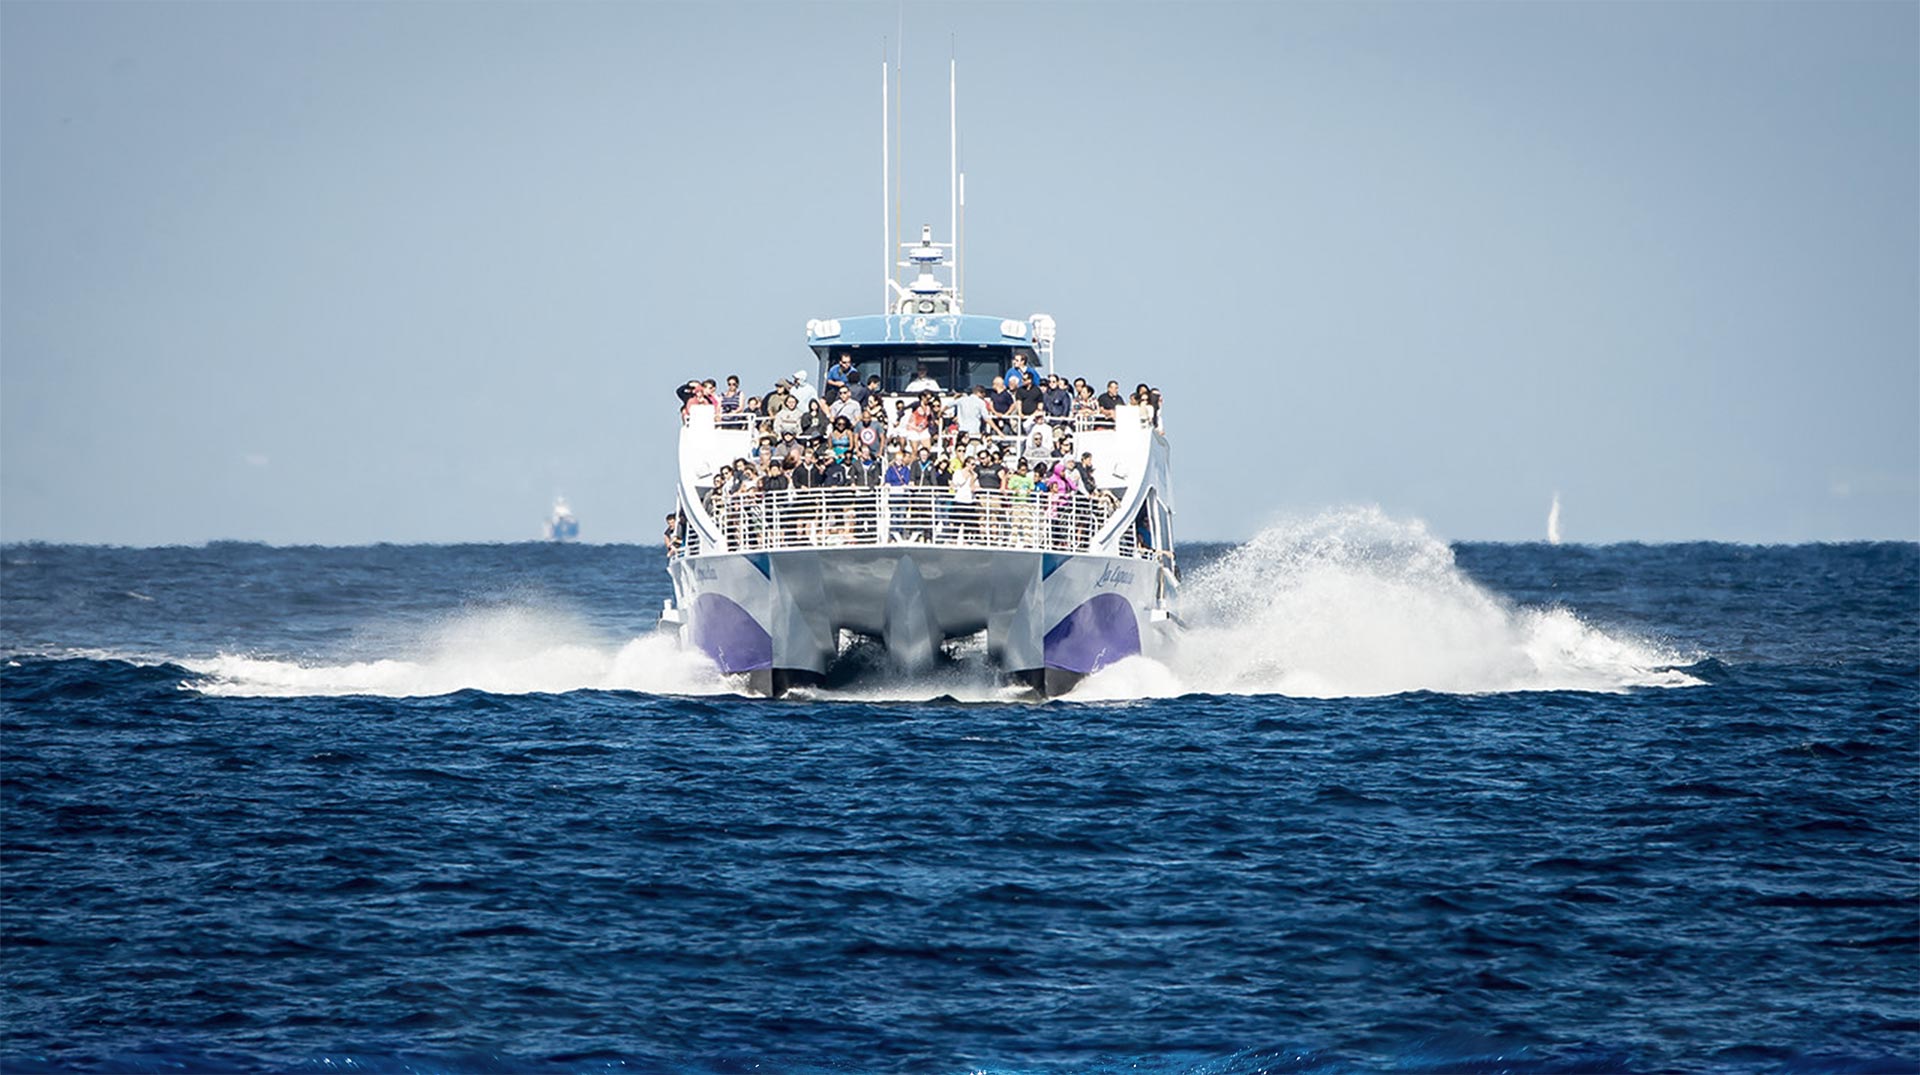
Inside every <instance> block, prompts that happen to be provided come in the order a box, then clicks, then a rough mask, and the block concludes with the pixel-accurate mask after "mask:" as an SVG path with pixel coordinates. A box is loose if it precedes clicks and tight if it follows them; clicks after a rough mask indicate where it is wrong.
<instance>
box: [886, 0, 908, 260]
mask: <svg viewBox="0 0 1920 1075" xmlns="http://www.w3.org/2000/svg"><path fill="white" fill-rule="evenodd" d="M906 36H907V5H906V3H905V0H902V2H901V4H900V34H899V36H898V37H895V38H894V39H893V234H895V235H901V234H904V233H903V232H902V231H901V230H900V194H901V192H902V191H903V190H905V189H906V185H907V176H906V170H907V166H906V160H905V155H904V154H902V153H901V152H900V151H901V149H902V134H901V125H900V114H901V113H902V112H903V111H904V110H905V109H904V108H903V107H902V105H901V102H900V84H901V83H902V82H905V81H906V77H905V76H906V69H907V50H906V40H905V39H906ZM888 257H889V260H891V258H892V251H889V252H888ZM889 279H891V277H889ZM888 295H889V298H891V295H892V293H891V292H889V293H888Z"/></svg>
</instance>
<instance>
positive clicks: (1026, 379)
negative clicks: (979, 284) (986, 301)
mask: <svg viewBox="0 0 1920 1075" xmlns="http://www.w3.org/2000/svg"><path fill="white" fill-rule="evenodd" d="M822 389H823V391H821V390H815V389H814V387H813V386H812V385H810V384H809V383H808V378H807V371H805V370H796V371H795V372H794V374H793V376H792V377H791V378H782V379H780V380H779V381H777V382H776V383H775V384H774V386H773V388H772V389H771V390H769V391H768V392H767V393H766V394H765V395H764V396H743V394H742V392H741V390H740V378H739V377H738V376H734V375H730V376H728V377H727V379H726V387H725V388H724V389H722V388H720V386H719V385H718V384H717V383H716V382H715V381H713V380H711V379H708V380H697V379H696V380H691V381H688V382H687V383H686V384H684V385H682V386H681V387H680V388H679V390H678V392H679V396H680V401H681V415H682V419H683V420H684V419H685V417H686V416H687V414H688V413H689V412H690V411H691V409H692V408H693V407H696V406H702V405H707V406H712V407H713V408H714V410H715V422H716V424H717V425H719V426H721V427H723V428H730V429H745V430H749V431H751V432H752V433H753V434H754V435H755V448H754V451H753V453H752V455H751V456H750V457H741V458H738V459H735V460H733V462H731V463H729V464H727V465H725V466H722V467H721V468H720V469H719V471H718V472H717V473H716V474H715V475H714V478H713V484H712V487H711V489H710V490H709V492H708V493H707V507H708V509H709V510H710V511H713V512H715V513H716V514H717V513H719V512H720V510H721V509H722V508H723V507H724V506H725V505H727V504H729V503H733V502H736V501H740V500H746V499H752V498H758V497H761V496H764V495H766V494H770V493H778V492H781V491H784V490H789V489H811V488H832V487H856V488H859V487H865V488H877V487H880V486H931V487H936V488H943V489H948V490H950V491H951V492H952V494H953V498H954V500H955V501H958V502H962V503H965V502H970V501H972V500H973V499H974V497H975V496H976V495H977V494H980V493H983V492H984V493H987V494H989V495H990V496H992V495H998V496H1003V497H1022V498H1032V499H1033V500H1035V501H1036V502H1039V503H1044V504H1045V505H1046V506H1047V509H1048V513H1049V514H1053V513H1055V512H1056V511H1057V510H1058V509H1059V508H1060V507H1062V506H1064V505H1066V504H1068V503H1071V502H1073V500H1074V498H1076V497H1086V498H1093V499H1095V500H1101V501H1111V494H1109V493H1106V492H1105V491H1103V490H1101V489H1100V488H1099V486H1098V483H1097V482H1096V480H1095V477H1094V466H1093V455H1092V453H1090V452H1080V453H1078V454H1076V453H1075V450H1074V443H1073V433H1074V431H1075V430H1076V429H1097V428H1111V427H1112V426H1113V424H1114V421H1115V415H1116V412H1117V410H1118V409H1119V408H1120V407H1123V406H1134V407H1139V408H1141V411H1140V413H1141V414H1142V415H1143V416H1144V420H1145V421H1147V422H1150V423H1151V424H1152V425H1153V426H1154V428H1156V429H1158V428H1160V392H1159V390H1158V389H1155V388H1150V387H1148V386H1147V385H1145V384H1142V385H1140V386H1138V387H1137V388H1136V389H1135V390H1134V391H1133V392H1132V393H1131V394H1129V395H1122V394H1121V392H1120V384H1119V382H1118V381H1108V382H1107V389H1106V391H1105V392H1103V393H1100V394H1097V395H1096V394H1095V393H1094V391H1093V387H1092V385H1090V384H1089V383H1088V382H1087V381H1086V379H1085V378H1075V379H1074V380H1072V381H1068V380H1067V379H1066V378H1065V377H1061V376H1059V375H1057V374H1048V373H1045V372H1044V371H1041V370H1037V369H1034V368H1032V367H1030V366H1029V365H1028V364H1027V361H1026V357H1025V356H1024V355H1015V356H1014V358H1013V364H1012V366H1011V367H1010V368H1008V370H1007V371H1006V373H1005V374H1003V375H1001V376H996V377H995V378H994V379H993V384H992V386H991V387H988V386H984V385H982V386H976V387H974V388H972V389H970V390H966V391H961V390H954V391H951V392H948V391H945V390H943V389H942V388H941V386H940V385H939V383H938V382H937V381H935V380H934V379H933V378H931V377H929V376H928V375H927V370H926V368H925V367H921V368H920V369H919V370H917V371H916V376H915V377H914V379H913V380H911V381H909V382H908V383H907V384H906V386H905V394H904V395H894V396H891V397H890V396H888V395H887V394H886V393H884V392H883V391H882V390H881V384H880V378H879V377H878V376H877V375H875V376H870V377H868V378H867V379H866V381H865V383H864V384H863V383H861V382H860V380H859V376H858V373H857V371H856V370H855V369H854V368H853V363H852V356H850V355H842V356H841V357H840V360H839V361H838V362H837V363H835V364H834V365H832V366H830V367H828V371H827V375H826V380H825V384H824V385H823V386H822ZM889 404H891V407H889ZM675 523H676V519H675V518H674V517H673V516H669V534H668V545H669V546H670V547H671V546H674V545H677V544H678V542H677V541H676V540H675V536H676V535H675V533H674V531H676V530H677V529H679V527H678V526H676V525H675Z"/></svg>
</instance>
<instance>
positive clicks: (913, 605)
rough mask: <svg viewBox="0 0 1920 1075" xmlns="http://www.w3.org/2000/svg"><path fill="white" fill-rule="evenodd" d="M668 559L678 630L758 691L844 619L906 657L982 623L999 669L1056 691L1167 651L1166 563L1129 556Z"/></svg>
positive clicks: (799, 553)
mask: <svg viewBox="0 0 1920 1075" xmlns="http://www.w3.org/2000/svg"><path fill="white" fill-rule="evenodd" d="M671 570H672V574H673V583H674V592H675V595H676V600H677V604H678V609H677V618H678V620H679V623H680V631H681V633H682V641H683V642H684V643H685V644H687V645H690V646H694V647H697V648H699V649H700V650H701V651H702V652H704V653H706V654H707V656H709V657H711V658H712V659H713V661H714V663H715V664H717V665H718V666H719V667H720V669H721V671H723V672H727V673H730V674H745V675H747V676H748V677H749V682H750V683H751V684H753V685H755V686H756V687H758V688H759V689H760V690H761V691H762V692H764V693H769V694H777V693H780V691H781V689H783V687H784V685H785V684H786V683H788V682H791V681H793V680H795V679H804V678H807V677H812V676H819V675H821V674H823V673H824V672H826V670H827V668H828V666H829V665H830V664H831V663H832V662H833V660H834V658H835V657H836V656H838V654H839V650H840V633H841V632H842V631H851V632H853V633H855V634H858V635H861V636H865V637H867V638H870V639H874V640H876V641H878V642H880V643H881V644H882V645H884V646H885V648H886V650H887V652H888V654H889V656H890V657H891V658H892V660H893V661H894V662H896V663H897V664H898V665H900V666H901V667H902V668H903V669H906V670H915V669H920V668H925V667H927V666H929V665H931V664H933V663H934V662H935V661H936V660H937V659H938V658H939V656H940V654H941V652H942V649H943V648H944V647H945V646H946V645H947V644H948V643H951V642H955V641H958V640H961V639H967V638H972V637H974V636H977V635H980V634H981V633H982V632H984V633H985V635H986V645H987V655H988V658H989V660H990V661H992V663H993V664H994V665H995V666H996V667H998V668H999V669H1000V670H1001V671H1002V673H1003V674H1005V675H1006V676H1007V677H1008V678H1009V679H1013V680H1017V681H1020V682H1024V683H1027V684H1029V685H1031V686H1033V687H1035V688H1036V689H1038V690H1039V691H1041V692H1042V693H1044V694H1047V695H1054V694H1058V693H1061V692H1063V691H1064V690H1067V689H1070V688H1071V686H1072V684H1073V683H1075V682H1078V681H1079V679H1080V678H1081V677H1083V676H1086V675H1089V674H1091V673H1093V672H1096V671H1099V670H1100V669H1101V668H1104V667H1106V666H1108V665H1111V664H1113V663H1114V662H1116V661H1119V660H1122V659H1124V658H1126V657H1131V656H1135V655H1138V654H1146V655H1148V656H1159V655H1162V654H1164V652H1165V651H1166V650H1167V648H1168V647H1170V646H1171V644H1172V638H1173V632H1174V629H1175V622H1174V620H1173V618H1172V616H1171V614H1170V613H1169V612H1168V611H1167V610H1168V609H1169V608H1171V607H1172V603H1173V598H1174V596H1175V594H1174V591H1175V590H1176V588H1177V586H1178V583H1177V582H1176V581H1175V579H1174V577H1173V574H1172V572H1171V571H1169V570H1166V569H1165V568H1163V567H1162V566H1161V565H1160V564H1159V563H1157V562H1156V561H1153V560H1148V559H1143V558H1140V557H1135V556H1114V555H1105V554H1100V553H1055V552H1043V551H1038V550H1033V551H1028V550H1010V549H978V548H963V547H962V548H955V547H940V546H931V545H926V546H923V545H912V544H901V545H880V546H865V547H848V548H824V549H822V548H814V549H787V550H775V551H767V552H751V553H707V554H700V555H694V556H688V557H683V558H680V559H678V560H675V561H674V562H673V564H672V568H671Z"/></svg>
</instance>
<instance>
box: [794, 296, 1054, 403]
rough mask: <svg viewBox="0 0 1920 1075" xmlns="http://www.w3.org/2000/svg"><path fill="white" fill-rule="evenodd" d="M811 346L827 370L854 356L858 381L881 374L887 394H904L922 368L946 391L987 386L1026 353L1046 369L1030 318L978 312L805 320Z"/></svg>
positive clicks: (1039, 366) (878, 315) (1034, 364)
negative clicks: (1022, 319) (1006, 316)
mask: <svg viewBox="0 0 1920 1075" xmlns="http://www.w3.org/2000/svg"><path fill="white" fill-rule="evenodd" d="M807 345H808V346H809V347H811V348H813V352H814V354H815V355H817V356H818V357H819V359H820V372H821V376H822V378H823V379H824V378H825V375H826V371H827V368H828V367H829V366H831V365H837V364H839V361H840V356H841V355H842V354H843V353H844V354H849V355H852V356H853V367H854V369H855V370H857V371H859V380H860V381H862V382H865V381H866V379H867V378H868V377H869V376H873V375H878V376H879V378H880V386H881V389H882V391H885V392H890V393H892V392H901V391H904V390H905V389H906V386H907V384H908V383H909V382H911V381H912V380H913V379H914V378H915V376H917V370H918V368H919V367H921V366H925V367H926V371H927V376H929V377H931V378H933V379H934V381H936V382H938V383H939V385H940V387H941V388H942V389H946V390H949V391H951V390H953V389H957V388H958V389H964V388H970V387H972V386H974V385H977V384H978V385H989V384H991V383H992V382H993V378H994V377H995V375H997V374H1000V373H1004V372H1005V371H1006V369H1007V367H1008V366H1010V365H1012V364H1013V356H1014V355H1015V354H1024V355H1025V356H1026V357H1027V362H1028V364H1029V365H1032V366H1034V367H1035V368H1044V367H1045V362H1044V361H1043V359H1042V357H1041V351H1040V349H1039V346H1038V344H1037V341H1036V340H1035V333H1034V325H1033V323H1032V322H1031V321H1016V320H1007V319H1002V318H998V317H988V316H984V315H980V314H930V315H919V314H913V315H909V314H871V315H864V316H860V317H842V318H839V319H837V320H830V321H810V322H808V323H807Z"/></svg>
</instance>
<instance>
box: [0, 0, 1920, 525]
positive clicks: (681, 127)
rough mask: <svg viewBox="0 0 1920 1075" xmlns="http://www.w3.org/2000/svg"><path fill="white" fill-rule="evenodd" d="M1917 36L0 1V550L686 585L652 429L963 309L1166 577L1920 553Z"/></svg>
mask: <svg viewBox="0 0 1920 1075" xmlns="http://www.w3.org/2000/svg"><path fill="white" fill-rule="evenodd" d="M1917 12H1920V7H1916V5H1914V4H1912V3H1880V4H1848V3H1817V4H1815V3H1806V4H1792V3H1768V4H1758V3H1687V4H1656V3H1611V2H1609V3H1593V4H1580V3H1552V4H1513V3H1485V4H1478V3H1476V4H1447V3H1437V4H1424V3H1423V4H1286V5H1282V4H1255V3H1242V4H1223V5H1208V4H1192V3H1181V4H1172V3H1166V4H1114V3H1102V4H1091V3H1087V4H1057V5H1047V4H968V5H954V4H917V3H916V4H908V5H906V6H905V8H904V13H903V10H902V8H901V7H900V5H898V4H893V3H883V4H827V3H818V4H767V5H754V6H746V5H730V4H717V3H716V4H700V5H693V4H685V5H657V4H579V5H572V4H537V5H536V4H507V3H493V4H464V3H449V4H422V3H412V4H382V3H262V4H239V3H202V4H178V3H166V2H156V3H136V4H116V3H79V4H75V3H22V2H7V3H5V4H4V5H0V80H3V81H0V538H3V539H5V540H8V541H21V540H32V539H45V540H57V541H88V542H116V543H128V544H158V543H171V542H199V541H204V540H207V539H212V538H236V539H251V540H263V541H270V542H277V543H292V542H316V543H358V542H372V541H396V542H411V541H468V540H477V541H491V540H517V539H521V538H526V537H531V536H533V535H535V534H536V533H537V530H538V527H539V524H540V522H541V520H542V519H543V518H544V516H545V514H546V511H547V509H548V506H549V504H550V502H551V498H552V497H553V495H554V494H555V493H556V492H564V493H565V494H566V495H567V496H568V497H569V498H570V499H571V500H572V502H573V504H574V506H575V508H576V510H577V511H578V512H579V513H580V516H581V518H582V521H583V527H584V534H583V536H584V537H586V538H588V539H591V540H600V541H625V540H633V541H646V542H651V541H653V540H656V537H657V530H658V520H659V518H660V516H661V515H662V513H664V512H665V511H667V510H668V509H669V507H670V506H671V501H672V482H671V473H672V457H673V452H674V443H675V442H674V409H673V408H674V405H675V402H676V401H675V400H674V397H673V393H672V389H673V387H674V385H675V384H676V383H678V382H680V381H683V380H684V379H685V378H686V377H687V376H689V375H691V374H702V375H713V376H723V375H725V374H727V373H730V372H737V373H740V374H741V375H742V376H743V377H744V378H745V379H746V380H747V382H748V384H749V386H751V387H760V386H763V385H764V384H765V383H767V382H769V381H770V380H771V379H772V378H773V377H774V376H776V375H777V374H779V373H781V372H790V371H791V370H793V369H794V368H796V367H797V366H799V365H801V364H802V362H803V361H804V360H805V359H807V357H808V356H807V353H806V352H805V350H804V348H803V335H802V330H803V326H804V324H805V322H806V321H807V319H808V318H813V317H831V316H838V315H844V314H851V313H868V312H877V311H876V309H875V307H876V306H877V296H878V294H879V292H880V282H879V279H878V277H879V271H878V268H877V263H878V261H879V259H880V253H879V249H878V248H879V246H880V242H881V236H880V229H879V223H878V218H879V213H880V208H879V204H878V202H879V190H878V187H879V177H878V171H879V165H878V158H879V147H878V144H877V141H878V127H879V117H878V100H877V98H878V96H879V92H878V83H879V77H880V75H879V63H880V58H881V55H882V42H883V40H886V39H893V38H896V37H899V36H901V35H900V28H901V26H902V24H903V23H904V28H905V29H904V41H905V61H906V90H905V116H904V119H905V124H906V127H907V137H906V139H905V141H906V145H905V166H906V169H907V176H908V183H907V190H906V207H905V217H906V223H907V224H908V226H909V227H913V226H915V225H917V224H918V223H920V222H922V221H926V222H930V223H933V224H935V226H936V231H939V232H944V231H945V230H946V228H945V220H946V218H947V189H946V170H947V164H946V147H947V131H946V62H947V57H948V55H949V53H950V51H957V53H958V57H959V63H960V80H961V87H960V93H961V99H960V115H961V157H962V167H963V168H964V169H965V171H966V172H967V194H968V228H967V235H966V241H967V249H968V254H969V257H968V264H967V285H968V287H967V291H968V299H969V300H970V305H969V308H970V310H971V311H973V312H976V313H994V314H1002V315H1006V316H1014V317H1022V316H1025V315H1027V314H1030V313H1034V312H1036V311H1043V312H1047V313H1050V314H1052V315H1053V316H1054V317H1055V318H1056V319H1057V321H1058V323H1059V326H1060V329H1059V331H1060V344H1059V359H1060V366H1061V368H1062V369H1063V370H1064V371H1066V372H1068V373H1070V374H1083V375H1086V376H1088V377H1090V378H1098V379H1101V380H1104V379H1106V378H1107V377H1109V376H1112V377H1115V378H1117V379H1119V380H1120V381H1122V382H1124V383H1127V384H1132V383H1134V382H1137V381H1142V380H1144V381H1150V382H1153V383H1154V384H1156V385H1158V386H1160V387H1161V388H1162V389H1163V390H1164V391H1165V393H1166V396H1167V398H1168V400H1169V405H1168V411H1167V419H1168V423H1169V432H1170V434H1171V435H1172V438H1173V442H1174V452H1175V459H1176V463H1177V467H1178V477H1179V488H1178V490H1177V492H1178V497H1179V507H1180V533H1181V535H1182V537H1183V539H1202V538H1222V539H1225V538H1241V537H1246V536H1249V535H1250V534H1252V533H1253V532H1255V531H1256V530H1257V529H1259V527H1260V526H1261V525H1262V524H1263V523H1264V522H1266V521H1268V520H1270V519H1272V518H1275V517H1277V516H1301V515H1310V514H1313V513H1315V512H1317V511H1319V510H1321V509H1323V508H1326V507H1331V506H1336V505H1349V504H1379V505H1381V506H1382V507H1384V508H1385V509H1387V510H1388V511H1389V512H1392V513H1394V514H1396V515H1401V516H1406V517H1417V518H1420V519H1424V520H1426V521H1428V522H1429V523H1430V524H1431V525H1432V526H1433V527H1434V529H1435V530H1436V531H1438V532H1439V533H1441V534H1444V535H1446V536H1448V537H1452V538H1459V539H1496V540H1500V539H1509V540H1531V539H1536V538H1539V537H1541V536H1542V535H1543V533H1544V527H1545V517H1546V512H1547V506H1548V503H1549V501H1550V500H1551V498H1552V496H1553V494H1554V493H1555V492H1556V491H1557V492H1559V493H1560V495H1561V497H1562V499H1563V501H1564V502H1565V509H1564V529H1565V531H1566V534H1567V538H1568V540H1572V541H1618V540H1645V541H1666V540H1679V539H1694V538H1704V539H1722V540H1734V541H1803V540H1827V539H1854V538H1905V539H1913V538H1916V537H1920V473H1917V472H1920V209H1917V206H1920V76H1917V74H1916V72H1917V70H1920V59H1917V50H1920V45H1917V44H1916V42H1920V15H1917Z"/></svg>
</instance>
